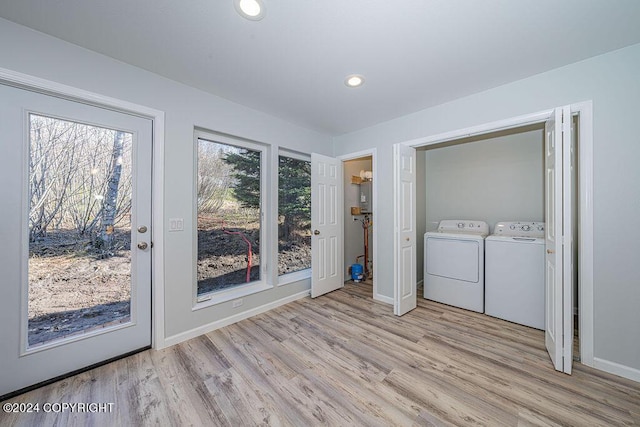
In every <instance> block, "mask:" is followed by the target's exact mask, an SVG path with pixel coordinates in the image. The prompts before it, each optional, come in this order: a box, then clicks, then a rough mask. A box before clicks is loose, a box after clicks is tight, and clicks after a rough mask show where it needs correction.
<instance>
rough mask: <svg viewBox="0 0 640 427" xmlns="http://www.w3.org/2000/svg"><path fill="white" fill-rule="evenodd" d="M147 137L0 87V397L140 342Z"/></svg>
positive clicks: (83, 107) (146, 326)
mask: <svg viewBox="0 0 640 427" xmlns="http://www.w3.org/2000/svg"><path fill="white" fill-rule="evenodd" d="M151 143H152V122H151V121H150V120H147V119H143V118H140V117H135V116H131V115H128V114H123V113H119V112H115V111H112V110H107V109H102V108H98V107H94V106H90V105H87V104H82V103H78V102H73V101H69V100H65V99H61V98H57V97H54V96H49V95H44V94H40V93H35V92H31V91H27V90H23V89H19V88H15V87H10V86H5V85H0V148H1V149H0V152H2V153H3V154H2V156H0V173H1V174H2V182H3V184H2V185H0V200H2V202H1V204H0V206H1V212H2V223H1V225H0V241H1V242H2V244H1V245H0V272H1V273H2V278H1V279H0V284H1V289H2V298H0V342H1V343H2V345H0V366H1V369H0V396H3V395H7V394H9V393H13V392H15V391H17V390H20V389H23V388H25V387H29V386H32V385H35V384H38V383H40V382H43V381H47V380H50V379H53V378H56V377H59V376H61V375H65V374H67V373H70V372H73V371H76V370H79V369H82V368H85V367H88V366H91V365H94V364H97V363H100V362H103V361H105V360H108V359H111V358H114V357H117V356H120V355H123V354H126V353H129V352H132V351H135V350H138V349H141V348H145V347H148V346H150V345H151V240H150V238H151V153H152V147H151Z"/></svg>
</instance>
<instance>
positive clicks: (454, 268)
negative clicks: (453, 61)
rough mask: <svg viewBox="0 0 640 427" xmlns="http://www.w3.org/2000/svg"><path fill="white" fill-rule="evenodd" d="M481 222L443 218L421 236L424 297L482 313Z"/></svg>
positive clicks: (486, 227)
mask: <svg viewBox="0 0 640 427" xmlns="http://www.w3.org/2000/svg"><path fill="white" fill-rule="evenodd" d="M487 234H489V225H488V224H487V223H486V222H484V221H468V220H442V221H440V223H439V224H438V229H437V230H435V231H429V232H427V233H425V235H424V298H426V299H430V300H433V301H438V302H441V303H444V304H449V305H453V306H455V307H460V308H465V309H467V310H473V311H477V312H479V313H482V312H484V239H485V237H486V236H487Z"/></svg>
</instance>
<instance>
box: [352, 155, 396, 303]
mask: <svg viewBox="0 0 640 427" xmlns="http://www.w3.org/2000/svg"><path fill="white" fill-rule="evenodd" d="M340 160H341V161H342V169H343V194H344V203H343V212H344V214H343V215H344V221H343V224H344V231H343V240H342V241H343V247H344V250H343V255H344V268H345V283H356V284H361V285H362V286H371V287H372V288H373V299H375V300H379V301H384V302H389V301H387V300H386V299H385V297H384V296H381V295H379V294H378V286H377V280H376V274H375V268H376V254H377V247H376V241H377V238H376V236H377V233H376V225H375V210H376V209H375V206H376V185H375V183H376V181H375V172H376V167H375V162H376V158H375V150H370V151H366V152H364V151H363V152H358V153H352V154H349V155H346V156H342V157H340Z"/></svg>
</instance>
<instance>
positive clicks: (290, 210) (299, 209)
mask: <svg viewBox="0 0 640 427" xmlns="http://www.w3.org/2000/svg"><path fill="white" fill-rule="evenodd" d="M224 161H225V162H226V163H227V164H229V165H231V167H232V168H233V177H234V179H235V183H234V184H233V192H234V195H235V197H236V198H237V199H238V200H239V201H240V203H241V205H242V206H243V207H248V208H259V207H260V152H258V151H253V150H247V149H242V150H240V152H238V153H228V154H227V155H226V156H225V158H224ZM278 175H279V179H278V197H279V203H278V205H279V206H278V215H279V216H281V217H283V218H284V221H283V225H282V228H283V229H282V230H281V232H282V233H283V235H285V236H289V235H290V232H291V231H293V230H299V229H300V228H303V227H306V226H308V224H309V223H310V221H311V164H310V162H308V161H304V160H298V159H293V158H291V157H285V156H280V158H279V164H278Z"/></svg>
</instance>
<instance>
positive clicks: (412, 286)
mask: <svg viewBox="0 0 640 427" xmlns="http://www.w3.org/2000/svg"><path fill="white" fill-rule="evenodd" d="M393 150H394V151H393V165H394V173H393V177H394V194H395V200H394V201H395V209H394V230H395V239H394V263H393V269H394V286H393V312H394V314H395V315H397V316H402V315H403V314H405V313H407V312H409V311H411V310H413V309H414V308H416V304H417V299H416V294H417V284H416V275H417V273H416V268H417V267H416V262H417V260H416V217H415V212H416V150H415V148H413V147H408V146H405V145H402V144H396V145H394V147H393Z"/></svg>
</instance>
